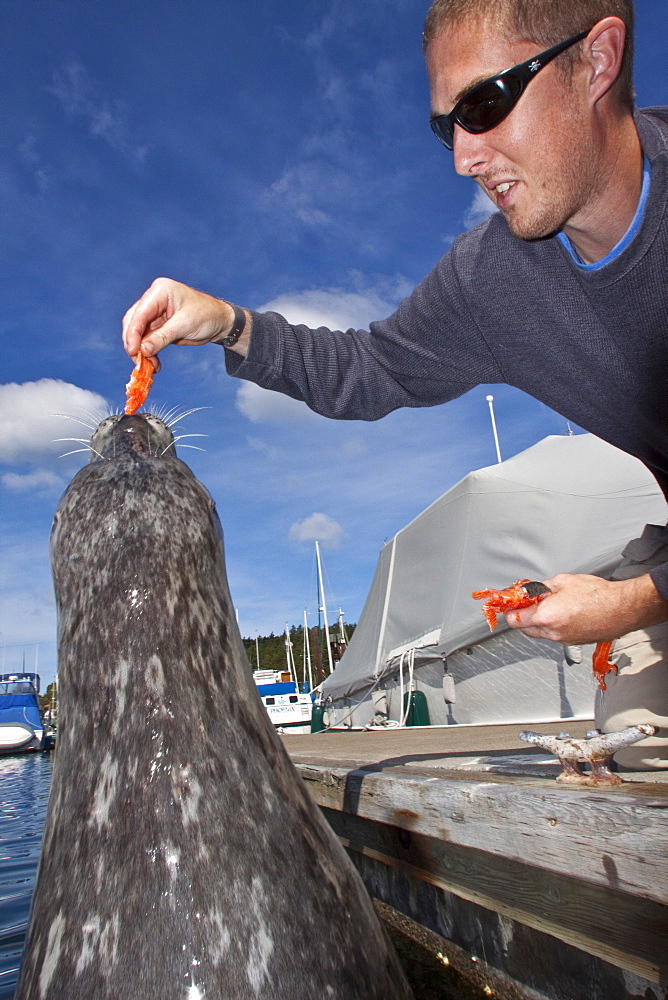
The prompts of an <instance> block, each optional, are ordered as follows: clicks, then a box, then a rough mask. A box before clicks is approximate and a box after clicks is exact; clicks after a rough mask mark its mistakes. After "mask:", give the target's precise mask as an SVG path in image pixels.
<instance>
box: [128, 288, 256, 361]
mask: <svg viewBox="0 0 668 1000" xmlns="http://www.w3.org/2000/svg"><path fill="white" fill-rule="evenodd" d="M244 314H245V316H246V325H245V327H244V331H243V333H242V334H241V336H240V337H239V339H238V340H237V342H236V344H234V345H233V346H232V347H231V348H229V350H232V351H234V352H235V353H236V354H239V355H241V356H242V357H245V356H246V353H247V351H248V345H249V343H250V334H251V326H252V319H251V316H250V313H249V312H248V311H247V310H245V309H244ZM234 319H235V316H234V309H233V307H232V306H231V305H230V303H229V302H227V301H226V300H225V299H217V298H214V297H213V296H212V295H207V294H206V293H205V292H198V291H196V290H195V289H194V288H190V287H189V286H188V285H182V284H181V282H179V281H173V280H172V279H171V278H156V280H155V281H154V282H153V284H152V285H151V287H150V288H148V289H147V290H146V291H145V292H144V294H143V295H142V297H141V298H140V299H139V300H138V301H137V302H135V304H134V305H133V306H131V307H130V309H128V311H127V312H126V314H125V316H124V317H123V344H124V347H125V350H126V351H127V352H128V354H129V355H130V356H131V357H136V355H137V354H138V353H139V352H140V351H141V353H142V354H143V355H144V356H145V357H147V358H153V359H154V361H153V363H154V366H155V368H156V369H159V367H160V362H159V361H158V359H157V354H158V352H159V351H161V350H162V349H163V347H166V346H167V345H168V344H180V345H190V346H196V345H199V344H211V343H216V341H219V340H222V339H223V338H224V337H226V336H227V335H228V334H229V333H230V331H231V329H232V326H233V324H234Z"/></svg>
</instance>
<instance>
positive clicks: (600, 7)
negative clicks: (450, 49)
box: [422, 0, 634, 108]
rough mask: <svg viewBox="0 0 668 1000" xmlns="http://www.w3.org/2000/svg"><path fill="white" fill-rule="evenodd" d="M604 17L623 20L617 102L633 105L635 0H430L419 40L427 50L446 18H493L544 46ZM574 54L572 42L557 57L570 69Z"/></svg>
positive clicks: (509, 31) (517, 35)
mask: <svg viewBox="0 0 668 1000" xmlns="http://www.w3.org/2000/svg"><path fill="white" fill-rule="evenodd" d="M604 17H619V18H621V20H622V21H623V22H624V24H625V25H626V43H625V47H624V59H623V62H622V67H621V69H620V71H619V76H618V78H617V80H616V82H615V87H616V88H617V91H618V96H619V100H620V102H621V103H622V104H624V105H626V106H628V107H630V108H633V103H634V91H633V20H634V9H633V0H433V3H432V5H431V7H430V8H429V10H428V12H427V17H426V20H425V25H424V34H423V36H422V43H423V47H424V48H425V49H426V47H427V45H428V44H429V42H431V41H432V39H434V38H435V37H436V35H438V34H439V33H440V32H441V30H442V28H443V27H444V25H445V24H447V23H448V22H451V21H464V20H467V19H469V18H470V19H472V20H475V19H479V20H485V21H487V20H491V19H492V18H493V19H494V22H495V23H498V24H499V30H500V32H505V33H506V34H507V35H508V36H509V37H514V38H522V39H530V40H531V41H532V42H536V43H537V44H538V45H540V46H542V47H543V48H546V49H547V48H550V46H552V45H556V44H557V43H558V42H562V41H565V40H566V39H567V38H571V37H572V36H573V35H577V34H578V33H579V32H580V31H587V30H588V29H589V28H593V27H594V25H595V24H597V23H598V22H599V21H602V20H603V18H604ZM578 59H579V48H577V47H576V48H575V49H569V50H568V51H566V52H564V53H563V54H562V55H561V56H560V57H559V62H560V63H561V65H562V66H563V67H564V69H566V68H567V71H568V73H570V72H571V71H572V67H573V65H574V64H575V62H576V61H577V60H578Z"/></svg>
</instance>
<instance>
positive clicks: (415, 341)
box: [225, 244, 503, 420]
mask: <svg viewBox="0 0 668 1000" xmlns="http://www.w3.org/2000/svg"><path fill="white" fill-rule="evenodd" d="M458 252H461V251H458V250H457V249H456V244H455V246H454V247H453V249H452V250H451V251H450V253H449V254H447V255H446V257H444V258H443V259H442V260H441V261H440V262H439V263H438V265H437V266H436V267H435V268H434V269H433V271H431V273H430V274H429V275H427V277H426V278H425V279H424V281H422V282H421V283H420V284H419V285H418V286H417V288H416V289H415V290H414V292H413V293H412V294H411V295H410V296H409V297H408V298H407V299H405V300H404V301H403V302H402V303H401V305H400V306H399V308H398V309H397V311H396V312H395V313H394V314H393V315H392V316H390V317H389V318H388V319H385V320H382V321H381V322H377V323H371V325H370V328H369V330H353V329H351V330H346V331H340V330H334V331H332V330H328V329H326V328H324V327H321V328H319V329H315V330H313V329H309V328H308V327H306V326H293V325H291V324H290V323H288V322H287V320H285V319H284V318H283V317H282V316H279V315H278V314H277V313H271V312H269V313H256V312H254V313H253V314H252V315H253V332H252V335H251V342H250V348H249V352H248V355H247V357H246V358H240V357H239V356H238V355H236V354H235V353H234V352H231V351H226V352H225V359H226V366H227V371H228V373H229V374H230V375H234V376H236V377H238V378H243V379H247V380H249V381H251V382H255V383H257V384H258V385H260V386H262V387H264V388H266V389H273V390H275V391H278V392H283V393H286V394H287V395H288V396H292V397H293V398H295V399H301V400H303V401H304V402H306V403H307V404H308V406H310V407H311V409H313V410H315V411H316V412H317V413H321V414H323V415H325V416H327V417H335V418H338V419H347V420H377V419H378V418H380V417H383V416H385V414H387V413H389V412H391V411H392V410H395V409H397V408H398V407H401V406H413V407H415V406H433V405H436V404H438V403H444V402H447V401H448V400H450V399H454V398H455V397H456V396H460V395H461V394H462V393H464V392H466V391H467V390H469V389H471V388H473V387H474V386H476V385H479V384H480V383H481V382H485V383H491V382H499V381H503V376H502V373H501V370H500V367H499V365H498V363H497V361H496V359H495V357H494V355H493V353H492V350H491V349H490V347H489V345H488V343H487V342H486V340H485V338H484V337H483V336H482V334H481V332H480V331H479V329H478V327H477V325H476V323H475V320H474V318H473V316H472V313H471V310H470V308H469V305H468V303H467V300H466V297H465V295H464V294H463V293H462V292H461V289H460V285H459V281H458V278H457V254H458Z"/></svg>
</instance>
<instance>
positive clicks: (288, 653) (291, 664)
mask: <svg viewBox="0 0 668 1000" xmlns="http://www.w3.org/2000/svg"><path fill="white" fill-rule="evenodd" d="M285 658H286V660H287V664H288V673H289V674H290V680H291V681H294V682H295V684H296V683H297V671H296V670H295V660H294V657H293V655H292V641H291V639H290V626H289V625H288V623H287V622H286V623H285Z"/></svg>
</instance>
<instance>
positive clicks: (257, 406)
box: [236, 275, 410, 423]
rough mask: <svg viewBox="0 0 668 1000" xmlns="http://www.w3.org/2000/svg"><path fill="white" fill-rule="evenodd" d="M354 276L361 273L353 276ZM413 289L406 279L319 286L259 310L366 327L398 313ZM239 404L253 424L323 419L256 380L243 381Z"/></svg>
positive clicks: (298, 320)
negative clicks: (353, 287)
mask: <svg viewBox="0 0 668 1000" xmlns="http://www.w3.org/2000/svg"><path fill="white" fill-rule="evenodd" d="M352 277H353V279H355V278H356V277H357V276H356V275H353V276H352ZM409 291H410V285H409V283H408V282H407V281H406V280H405V279H403V278H397V279H395V280H394V281H384V282H381V283H380V285H379V286H378V287H376V288H374V287H366V288H365V287H360V289H359V290H358V291H352V292H351V291H344V290H343V289H342V288H317V289H309V290H306V291H302V292H286V293H285V294H283V295H279V296H277V298H275V299H271V300H270V301H269V302H265V303H264V305H261V306H259V307H258V311H259V312H277V313H280V315H281V316H284V317H285V318H286V319H287V321H288V322H289V323H292V324H295V325H296V324H303V325H305V326H309V327H312V328H314V329H317V328H318V327H320V326H324V327H327V328H328V329H330V330H348V329H350V328H351V327H353V328H355V329H364V328H366V327H368V325H369V323H370V322H372V320H375V319H384V318H385V317H386V316H389V315H390V314H391V313H393V312H394V310H395V309H396V307H397V305H398V304H399V301H400V300H401V299H402V298H403V296H404V295H407V294H408V292H409ZM236 407H237V409H238V410H239V412H240V413H243V415H244V416H245V417H248V419H249V420H251V421H252V422H253V423H264V422H288V423H304V422H311V421H314V420H322V419H323V418H322V417H320V416H318V415H317V414H315V413H313V411H312V410H309V408H308V407H307V406H306V404H305V403H302V402H300V401H299V400H296V399H292V398H291V397H290V396H284V395H283V394H282V393H279V392H273V391H271V390H269V389H262V388H260V387H259V386H257V385H255V384H253V383H252V382H242V384H241V385H240V386H239V388H238V389H237V398H236Z"/></svg>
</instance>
